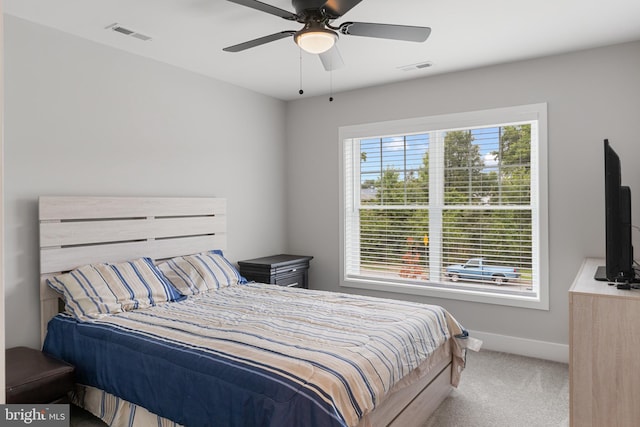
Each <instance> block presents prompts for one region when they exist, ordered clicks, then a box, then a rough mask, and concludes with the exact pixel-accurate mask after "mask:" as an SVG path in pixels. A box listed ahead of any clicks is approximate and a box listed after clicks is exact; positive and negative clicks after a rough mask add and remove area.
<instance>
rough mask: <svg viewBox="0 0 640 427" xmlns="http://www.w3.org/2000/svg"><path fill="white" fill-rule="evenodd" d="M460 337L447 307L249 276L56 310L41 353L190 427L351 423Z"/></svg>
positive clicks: (78, 376)
mask: <svg viewBox="0 0 640 427" xmlns="http://www.w3.org/2000/svg"><path fill="white" fill-rule="evenodd" d="M463 333H464V331H463V329H462V327H461V326H460V325H459V324H458V322H457V321H456V320H455V319H454V318H453V317H452V316H451V315H450V314H449V313H448V312H447V311H446V310H444V309H443V308H442V307H439V306H432V305H425V304H418V303H411V302H403V301H396V300H387V299H379V298H371V297H364V296H356V295H346V294H340V293H331V292H322V291H313V290H306V289H298V288H283V287H278V286H273V285H264V284H258V283H251V284H246V285H237V286H232V287H228V288H223V289H220V290H218V291H216V292H211V293H208V294H204V295H200V296H197V297H190V298H188V299H186V300H184V301H180V302H172V303H166V304H163V305H159V306H155V307H151V308H148V309H144V310H134V311H130V312H125V313H119V314H116V315H107V316H104V317H102V318H100V319H96V320H92V321H86V322H78V321H77V320H75V319H73V318H71V317H70V316H68V315H58V316H56V317H55V318H54V319H53V320H52V321H51V322H50V324H49V328H48V333H47V338H46V341H45V345H44V350H45V351H46V352H48V353H50V354H52V355H54V356H56V357H58V358H61V359H63V360H66V361H68V362H70V363H72V364H74V365H75V366H76V379H77V381H78V382H79V383H82V384H85V385H89V386H92V387H97V388H99V389H102V390H105V391H107V392H108V393H110V394H113V395H115V396H118V397H120V398H122V399H125V400H127V401H129V402H132V403H134V404H136V405H140V406H143V407H145V408H147V409H148V410H149V411H151V412H153V413H155V414H158V415H160V416H161V417H165V418H168V419H170V420H173V421H175V422H177V423H179V424H183V425H186V426H278V427H284V426H300V425H304V426H318V427H324V426H354V425H356V424H357V423H358V421H359V419H360V418H361V417H362V416H363V415H365V414H367V413H369V412H370V411H372V410H373V409H374V408H375V407H376V405H377V404H379V403H380V402H381V401H382V400H383V398H384V396H385V393H387V392H388V391H389V390H390V389H391V388H392V387H393V385H394V384H395V383H396V382H397V381H398V380H399V379H400V378H402V377H403V376H405V375H407V374H408V373H410V372H411V371H412V370H413V369H414V368H416V367H417V366H418V365H420V364H421V363H422V362H423V361H424V360H425V359H426V358H428V357H429V356H430V355H431V354H432V353H433V352H434V351H435V350H436V349H437V348H438V347H439V346H441V345H442V344H443V343H445V342H446V341H447V340H448V339H449V338H452V337H453V336H455V335H459V334H463ZM452 349H453V350H454V351H460V347H459V346H452ZM457 356H458V357H462V355H461V354H458V355H457Z"/></svg>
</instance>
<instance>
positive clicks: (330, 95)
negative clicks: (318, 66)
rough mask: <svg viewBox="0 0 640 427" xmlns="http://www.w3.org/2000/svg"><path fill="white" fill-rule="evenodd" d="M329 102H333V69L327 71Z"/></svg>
mask: <svg viewBox="0 0 640 427" xmlns="http://www.w3.org/2000/svg"><path fill="white" fill-rule="evenodd" d="M329 102H333V69H332V70H331V71H329Z"/></svg>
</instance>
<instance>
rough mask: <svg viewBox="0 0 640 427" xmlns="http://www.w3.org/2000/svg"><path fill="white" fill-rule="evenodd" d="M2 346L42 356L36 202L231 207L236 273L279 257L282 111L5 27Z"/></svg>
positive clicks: (75, 43)
mask: <svg viewBox="0 0 640 427" xmlns="http://www.w3.org/2000/svg"><path fill="white" fill-rule="evenodd" d="M5 43H6V45H5V60H6V62H5V87H6V92H5V108H6V114H5V170H4V178H5V181H4V182H5V192H4V194H5V227H6V228H5V230H6V235H5V242H4V244H5V254H6V257H5V268H6V270H5V274H6V282H5V283H6V287H5V298H6V344H7V346H8V347H12V346H16V345H27V346H31V347H37V346H38V345H39V310H38V307H39V305H38V304H39V303H38V283H39V280H38V274H39V273H38V271H39V264H38V262H39V260H38V227H37V220H38V217H37V200H38V196H41V195H125V196H126V195H132V196H218V197H226V198H227V199H228V216H229V247H228V250H227V255H228V256H229V258H230V259H232V260H233V261H236V260H238V259H243V258H247V257H255V256H260V255H264V254H269V253H278V252H281V251H283V250H284V243H285V239H286V228H285V193H284V191H285V187H284V172H283V170H284V167H283V166H284V157H285V155H284V150H285V145H284V114H285V105H284V102H281V101H277V100H275V99H273V98H270V97H266V96H262V95H259V94H256V93H254V92H250V91H248V90H244V89H241V88H238V87H235V86H231V85H228V84H226V83H221V82H218V81H215V80H212V79H209V78H206V77H203V76H200V75H197V74H194V73H190V72H187V71H184V70H181V69H178V68H175V67H172V66H169V65H166V64H162V63H159V62H154V61H151V60H148V59H144V58H142V57H138V56H134V55H130V54H126V53H124V52H121V51H118V50H115V49H112V48H109V47H105V46H103V45H100V44H96V43H92V42H89V41H86V40H82V39H80V38H77V37H73V36H70V35H67V34H65V33H62V32H59V31H55V30H51V29H48V28H45V27H42V26H39V25H34V24H31V23H29V22H27V21H24V20H20V19H18V18H15V17H11V16H5Z"/></svg>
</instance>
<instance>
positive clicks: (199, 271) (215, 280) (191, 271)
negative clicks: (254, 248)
mask: <svg viewBox="0 0 640 427" xmlns="http://www.w3.org/2000/svg"><path fill="white" fill-rule="evenodd" d="M158 269H160V271H161V272H162V274H164V276H165V277H166V278H167V279H168V280H169V281H170V282H171V283H172V284H173V286H175V287H176V289H178V290H179V291H180V292H181V293H182V294H183V295H197V294H199V293H202V292H209V291H212V290H216V289H220V288H224V287H227V286H233V285H236V284H238V283H246V279H245V278H244V277H242V276H241V275H240V273H239V272H238V270H236V268H235V267H234V266H233V265H232V264H231V263H230V262H229V261H228V260H227V259H226V258H225V257H224V256H223V255H222V252H220V251H219V250H213V251H209V252H202V253H199V254H194V255H186V256H179V257H175V258H172V259H170V260H169V261H165V262H162V263H160V264H158Z"/></svg>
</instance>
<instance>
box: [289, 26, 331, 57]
mask: <svg viewBox="0 0 640 427" xmlns="http://www.w3.org/2000/svg"><path fill="white" fill-rule="evenodd" d="M337 40H338V34H336V33H335V31H331V30H329V29H327V28H305V29H304V30H301V31H298V32H297V33H296V35H295V41H296V44H297V45H298V46H300V48H302V49H303V50H304V51H306V52H309V53H312V54H319V53H324V52H326V51H328V50H329V49H331V48H332V47H333V45H334V44H335V43H336V41H337Z"/></svg>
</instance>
